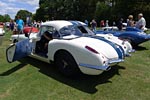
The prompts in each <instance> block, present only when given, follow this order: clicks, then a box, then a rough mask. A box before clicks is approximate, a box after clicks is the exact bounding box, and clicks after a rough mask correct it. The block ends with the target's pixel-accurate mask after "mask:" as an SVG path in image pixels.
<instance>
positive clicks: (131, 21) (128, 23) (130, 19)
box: [127, 15, 134, 27]
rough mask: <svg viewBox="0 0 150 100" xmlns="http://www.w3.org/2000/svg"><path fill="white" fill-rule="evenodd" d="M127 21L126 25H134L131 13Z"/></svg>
mask: <svg viewBox="0 0 150 100" xmlns="http://www.w3.org/2000/svg"><path fill="white" fill-rule="evenodd" d="M128 19H129V20H128V21H127V27H133V26H134V21H133V15H129V16H128Z"/></svg>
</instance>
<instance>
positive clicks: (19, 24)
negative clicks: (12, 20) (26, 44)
mask: <svg viewBox="0 0 150 100" xmlns="http://www.w3.org/2000/svg"><path fill="white" fill-rule="evenodd" d="M16 24H17V31H18V33H19V34H20V33H22V30H23V27H24V21H23V20H22V19H21V16H18V19H17V21H16Z"/></svg>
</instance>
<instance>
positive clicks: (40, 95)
mask: <svg viewBox="0 0 150 100" xmlns="http://www.w3.org/2000/svg"><path fill="white" fill-rule="evenodd" d="M10 34H11V33H10V31H7V32H6V34H5V37H4V41H3V44H2V45H1V46H0V100H150V42H149V41H148V42H145V43H143V44H141V45H140V46H139V48H137V49H136V52H135V53H132V56H131V57H128V58H126V59H125V61H124V62H123V63H120V64H118V65H116V66H113V67H112V69H111V70H109V71H107V72H104V73H102V74H101V75H98V76H88V75H79V76H78V78H76V79H71V78H67V77H65V76H63V75H61V74H60V73H59V72H58V70H57V69H56V68H55V66H54V65H50V64H47V63H44V62H41V61H37V60H35V59H32V58H29V57H27V58H24V59H21V60H20V61H16V62H14V63H8V62H7V60H6V57H5V50H6V48H7V47H8V44H9V43H10V40H9V39H10Z"/></svg>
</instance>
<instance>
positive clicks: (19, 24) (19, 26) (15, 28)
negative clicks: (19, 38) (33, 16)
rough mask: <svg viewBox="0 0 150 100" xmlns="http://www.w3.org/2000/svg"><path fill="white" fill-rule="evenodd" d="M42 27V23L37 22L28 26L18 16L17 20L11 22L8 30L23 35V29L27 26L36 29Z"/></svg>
mask: <svg viewBox="0 0 150 100" xmlns="http://www.w3.org/2000/svg"><path fill="white" fill-rule="evenodd" d="M40 25H41V22H40V21H38V22H36V21H35V20H34V21H33V22H32V23H31V24H30V25H29V24H26V23H25V22H24V21H23V20H22V19H21V16H17V20H16V21H14V20H12V19H11V20H10V22H9V25H7V28H9V30H11V31H12V34H21V33H22V31H23V28H24V27H26V26H33V27H36V28H39V27H40Z"/></svg>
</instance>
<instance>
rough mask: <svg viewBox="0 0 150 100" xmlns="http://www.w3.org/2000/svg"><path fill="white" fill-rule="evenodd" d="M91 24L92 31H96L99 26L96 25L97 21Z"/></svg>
mask: <svg viewBox="0 0 150 100" xmlns="http://www.w3.org/2000/svg"><path fill="white" fill-rule="evenodd" d="M90 24H91V27H92V31H95V30H96V26H97V23H96V21H95V19H93V20H92V22H91V23H90Z"/></svg>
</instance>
